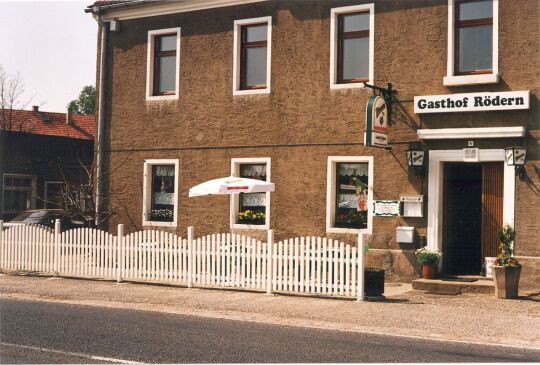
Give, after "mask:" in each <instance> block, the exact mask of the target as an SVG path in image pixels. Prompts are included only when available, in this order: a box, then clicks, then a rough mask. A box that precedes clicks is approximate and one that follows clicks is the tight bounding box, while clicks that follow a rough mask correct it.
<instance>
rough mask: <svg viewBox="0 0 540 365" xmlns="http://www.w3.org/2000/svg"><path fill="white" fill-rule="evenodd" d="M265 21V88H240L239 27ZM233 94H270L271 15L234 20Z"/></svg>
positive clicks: (240, 39) (240, 38) (240, 37)
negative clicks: (266, 30)
mask: <svg viewBox="0 0 540 365" xmlns="http://www.w3.org/2000/svg"><path fill="white" fill-rule="evenodd" d="M263 23H267V27H268V28H267V29H268V33H267V48H266V88H264V89H254V90H241V84H240V75H241V72H240V60H241V56H240V52H241V47H240V42H241V41H242V32H241V28H242V27H243V26H246V25H254V24H263ZM233 38H234V41H233V95H255V94H270V89H271V88H270V81H271V75H272V69H271V66H272V61H271V60H272V17H271V16H264V17H260V18H251V19H241V20H235V21H234V30H233Z"/></svg>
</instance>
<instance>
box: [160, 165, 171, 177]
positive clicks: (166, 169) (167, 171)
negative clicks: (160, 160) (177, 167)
mask: <svg viewBox="0 0 540 365" xmlns="http://www.w3.org/2000/svg"><path fill="white" fill-rule="evenodd" d="M156 176H174V165H160V166H156Z"/></svg>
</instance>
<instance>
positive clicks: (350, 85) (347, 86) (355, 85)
mask: <svg viewBox="0 0 540 365" xmlns="http://www.w3.org/2000/svg"><path fill="white" fill-rule="evenodd" d="M366 82H367V83H368V84H370V82H369V81H366ZM363 88H365V86H364V83H363V82H350V83H346V84H330V90H340V89H363Z"/></svg>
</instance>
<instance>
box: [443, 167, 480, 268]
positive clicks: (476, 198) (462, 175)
mask: <svg viewBox="0 0 540 365" xmlns="http://www.w3.org/2000/svg"><path fill="white" fill-rule="evenodd" d="M443 209H444V213H443V220H444V224H443V252H444V255H443V259H444V261H443V270H444V272H445V273H446V274H450V275H477V274H479V273H480V270H481V268H482V260H483V259H482V257H481V251H482V249H481V227H482V224H481V222H482V165H481V164H476V163H445V164H444V198H443Z"/></svg>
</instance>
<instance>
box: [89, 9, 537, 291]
mask: <svg viewBox="0 0 540 365" xmlns="http://www.w3.org/2000/svg"><path fill="white" fill-rule="evenodd" d="M539 8H540V4H539V2H538V1H537V0H522V1H519V2H515V1H513V0H482V1H481V0H479V1H469V0H467V1H458V0H433V1H421V0H409V1H394V0H387V1H383V0H376V1H272V0H270V1H260V0H259V1H249V0H245V1H241V0H237V1H230V0H206V1H202V2H201V1H177V2H151V1H132V2H129V1H128V2H117V1H113V2H107V1H105V2H98V3H96V4H95V5H94V6H93V7H91V8H88V9H87V11H88V12H90V11H92V12H93V14H94V16H96V17H99V18H100V19H101V20H103V21H104V24H105V28H104V29H105V33H106V34H103V32H101V33H100V37H99V39H100V40H101V39H104V40H105V42H106V46H105V47H103V53H101V51H102V49H101V44H98V56H103V57H104V62H103V64H104V65H105V69H104V70H98V71H103V75H104V78H105V79H104V86H103V88H101V87H100V89H101V91H100V92H104V95H103V97H104V99H103V105H102V106H101V107H102V108H103V110H102V112H103V113H102V120H101V122H102V123H103V127H104V140H103V141H104V146H103V150H104V151H105V156H104V158H105V161H106V163H108V164H110V166H111V167H110V170H111V171H112V172H111V174H110V181H109V185H107V186H106V190H107V189H111V188H112V189H114V188H115V187H118V186H124V187H126V189H125V192H124V193H123V194H121V195H118V196H115V197H112V199H113V200H112V204H120V203H122V204H123V205H124V208H125V209H123V210H122V213H121V214H118V215H117V216H115V217H114V219H113V220H112V221H111V224H116V223H120V222H121V223H124V224H126V226H127V228H128V229H130V230H134V229H139V228H141V227H142V228H148V227H152V226H159V227H164V228H165V229H169V230H172V231H176V232H178V233H179V234H181V235H185V234H186V229H187V227H188V226H194V227H195V231H196V233H197V234H207V233H213V232H218V231H227V230H229V229H231V230H233V231H236V232H243V233H247V234H249V235H253V236H257V237H264V234H265V230H266V229H268V228H272V229H274V230H275V235H276V237H278V238H279V239H282V238H288V237H294V236H298V235H303V236H304V235H318V236H319V235H323V236H329V237H335V238H339V239H343V240H345V241H348V242H354V241H356V235H357V234H358V233H359V232H365V233H368V234H371V235H372V240H371V243H370V250H369V253H368V255H367V260H368V264H369V265H372V266H379V267H383V268H385V269H386V270H387V274H388V277H389V278H395V279H405V278H413V277H417V276H418V273H419V267H418V265H417V261H416V258H415V256H414V251H415V250H416V249H417V248H418V247H420V246H421V245H422V244H427V246H428V247H430V248H437V249H439V250H440V251H442V253H443V257H444V260H443V263H442V270H443V272H445V273H447V274H478V273H480V271H481V269H482V263H483V261H484V257H487V256H495V255H496V253H497V250H498V242H497V237H496V232H497V230H498V229H499V228H500V227H501V226H502V225H503V223H510V224H514V225H515V228H516V232H517V236H516V241H515V248H516V253H517V256H518V258H519V259H520V260H521V262H522V263H523V265H524V269H523V272H522V284H523V285H532V284H534V285H537V286H538V283H539V282H540V280H539V278H540V241H539V239H538V237H540V225H539V223H538V221H539V217H540V213H539V209H538V207H539V206H540V193H539V191H540V178H539V175H538V171H539V169H540V163H539V161H538V159H539V154H540V151H539V149H538V138H539V136H540V125H539V124H540V123H539V122H540V120H539V110H538V101H537V95H538V92H539V88H540V82H539V81H540V77H539V70H540V68H539V67H538V64H537V63H538V62H537V61H538V60H539V56H540V53H539V46H540V45H539V42H538V27H539V19H540V11H539ZM100 29H102V28H100ZM109 29H110V30H109ZM100 42H101V41H100ZM98 74H99V72H98ZM363 82H368V83H369V84H375V85H377V86H381V87H386V85H387V83H392V86H393V88H394V90H396V93H395V95H394V103H393V107H392V110H391V112H392V118H391V124H390V125H389V134H388V144H389V146H390V147H391V149H384V148H378V147H371V146H366V145H365V144H364V132H365V126H366V105H367V103H368V101H370V102H373V100H371V99H370V98H369V97H370V96H372V95H373V91H372V90H371V89H370V88H368V87H364V84H363ZM511 91H518V92H521V93H517V94H515V93H514V94H508V93H506V92H511ZM488 92H500V94H486V93H488ZM456 94H465V95H456ZM436 95H443V97H439V98H437V97H433V96H436ZM415 97H417V98H416V99H417V100H416V102H415ZM475 97H477V98H479V99H475ZM464 98H467V102H464V101H463V100H464ZM447 99H450V100H447ZM441 100H442V101H441ZM443 101H444V102H443ZM415 104H416V105H415ZM475 104H476V105H475ZM451 108H453V110H452V109H451ZM490 108H494V109H499V110H491V111H486V109H490ZM374 109H375V113H379V112H381V111H384V106H383V105H382V103H381V102H380V100H379V101H376V104H375V108H374ZM377 136H378V137H379V138H382V142H384V136H383V135H377ZM513 145H518V146H525V147H526V149H527V162H526V166H525V175H524V178H523V180H521V179H518V178H517V177H516V174H515V169H514V167H510V166H507V165H506V164H505V162H504V160H505V150H504V149H505V148H506V147H509V146H513ZM418 147H421V148H422V149H424V150H425V151H427V152H426V157H425V160H426V162H425V169H424V170H423V171H415V170H413V169H410V168H408V165H407V160H406V151H407V150H408V149H414V148H418ZM464 148H478V150H469V151H468V154H467V155H466V154H465V151H464ZM415 157H416V156H415ZM465 161H467V162H465ZM229 174H232V175H241V176H246V177H252V178H260V179H266V180H268V181H270V180H271V181H272V182H274V183H275V185H276V191H275V192H273V193H264V194H251V195H247V194H244V195H240V196H233V197H231V198H229V197H225V196H209V197H197V198H188V189H189V188H190V187H192V186H194V185H197V184H199V183H201V182H204V181H206V180H210V179H213V178H218V177H223V176H227V175H229ZM402 196H412V198H411V199H412V200H415V199H417V200H420V196H421V197H423V202H420V203H418V204H417V207H416V208H414V207H412V208H411V205H412V206H414V203H412V204H411V205H409V204H407V206H406V207H405V208H404V209H405V210H406V211H409V208H411V209H412V211H414V212H412V213H410V214H409V215H412V216H409V217H407V216H404V215H401V216H375V215H374V213H373V209H374V205H373V203H374V201H375V200H400V198H401V197H402ZM405 199H406V198H405ZM390 208H391V205H390ZM419 208H422V209H419ZM247 210H250V211H251V212H250V213H246V211H247ZM421 210H422V211H421ZM240 213H242V214H240ZM400 226H408V227H414V231H415V236H414V237H415V238H414V241H413V242H412V243H402V242H397V240H396V227H400ZM405 235H406V232H405Z"/></svg>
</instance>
